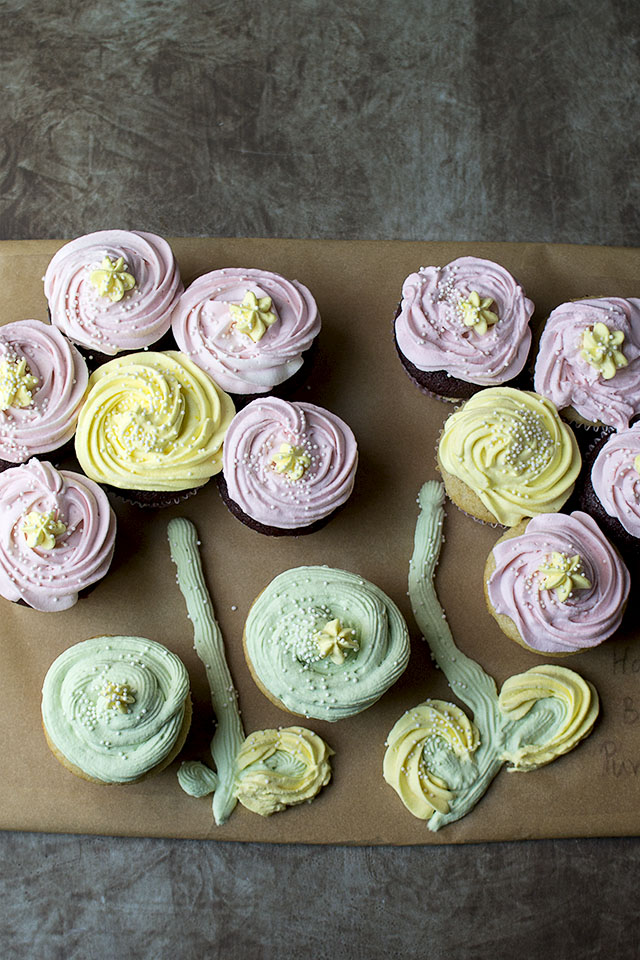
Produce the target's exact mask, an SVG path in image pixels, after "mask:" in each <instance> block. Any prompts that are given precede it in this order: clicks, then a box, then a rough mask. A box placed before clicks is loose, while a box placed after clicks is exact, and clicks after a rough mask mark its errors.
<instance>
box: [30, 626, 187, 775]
mask: <svg viewBox="0 0 640 960" xmlns="http://www.w3.org/2000/svg"><path fill="white" fill-rule="evenodd" d="M190 723H191V700H190V697H189V676H188V674H187V671H186V668H185V666H184V664H183V663H182V661H181V660H179V659H178V657H176V655H175V654H173V653H171V652H170V651H169V650H167V648H166V647H163V646H162V644H160V643H155V642H154V641H153V640H146V639H144V638H143V637H94V638H93V639H91V640H85V641H83V642H82V643H76V644H75V645H74V646H72V647H69V648H68V649H67V650H65V651H64V653H61V654H60V656H59V657H58V658H57V660H54V662H53V663H52V664H51V666H50V668H49V670H48V672H47V675H46V677H45V679H44V685H43V688H42V725H43V728H44V733H45V737H46V740H47V743H48V745H49V747H50V749H51V751H52V752H53V754H54V756H55V757H56V759H58V760H59V761H60V763H62V765H63V766H64V767H66V769H67V770H70V771H71V773H75V774H76V776H78V777H82V779H83V780H90V781H91V782H92V783H136V782H137V781H138V780H142V779H144V778H145V777H148V776H149V775H151V774H152V773H157V772H158V771H160V770H162V769H164V767H166V766H168V765H169V764H170V763H171V761H172V760H173V759H174V757H176V756H177V755H178V753H179V752H180V750H181V749H182V746H183V744H184V741H185V739H186V737H187V733H188V731H189V725H190Z"/></svg>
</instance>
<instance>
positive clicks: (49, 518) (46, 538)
mask: <svg viewBox="0 0 640 960" xmlns="http://www.w3.org/2000/svg"><path fill="white" fill-rule="evenodd" d="M66 529H67V525H66V523H63V522H62V520H60V519H58V517H57V516H56V512H55V510H48V511H47V512H46V513H40V512H39V511H38V510H32V511H31V512H30V513H26V514H25V515H24V517H23V519H22V532H23V534H24V536H25V539H26V541H27V546H28V547H31V548H32V549H35V547H41V548H42V549H43V550H53V548H54V547H55V545H56V537H60V536H62V534H63V533H65V531H66Z"/></svg>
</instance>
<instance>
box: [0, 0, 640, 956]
mask: <svg viewBox="0 0 640 960" xmlns="http://www.w3.org/2000/svg"><path fill="white" fill-rule="evenodd" d="M639 41H640V5H639V4H638V3H637V2H632V0H493V2H492V0H422V2H419V0H386V2H384V0H344V2H339V0H236V2H229V0H190V2H186V0H120V2H117V3H116V2H113V0H106V2H102V3H100V4H97V3H91V2H83V0H65V2H62V0H50V2H27V0H0V76H1V77H2V90H3V95H2V99H1V100H0V117H1V118H2V127H1V132H2V136H1V137H0V239H13V238H22V237H23V238H29V237H58V236H73V235H77V234H81V233H85V232H88V231H91V230H95V229H100V228H104V227H105V226H116V225H117V226H123V227H131V228H133V227H137V228H141V227H143V228H147V229H150V230H155V231H157V232H159V233H164V234H167V235H172V234H173V235H194V236H197V235H213V236H216V235H218V236H223V235H227V236H243V235H247V236H299V237H310V236H315V237H340V238H350V237H353V238H362V239H366V238H407V239H487V240H546V241H567V242H575V243H605V244H624V245H634V246H635V245H638V243H639V242H640V219H639V215H638V200H639V193H640V183H639V174H638V154H639V150H638V145H639V136H640V133H639V131H640V123H639V122H638V119H639V118H638V95H639V93H640V68H639V63H638V52H639V49H640V44H639ZM5 640H6V638H5ZM639 881H640V843H639V842H638V840H637V839H636V838H627V839H617V840H572V841H566V840H565V841H553V842H544V843H518V844H497V845H491V846H470V847H447V846H438V847H431V848H429V849H428V850H425V849H421V848H418V847H416V848H407V849H390V848H374V849H368V848H325V847H317V848H316V847H280V846H266V845H252V844H247V845H239V844H218V843H195V842H174V841H158V840H154V841H152V840H148V841H147V840H138V841H135V840H122V839H108V838H105V839H101V838H87V837H52V836H44V835H31V834H10V833H7V834H3V835H1V836H0V957H3V958H11V960H13V958H16V960H22V958H43V960H50V958H51V960H57V958H65V960H76V958H77V960H92V958H98V957H100V958H102V957H130V958H147V957H154V958H164V957H176V958H200V957H216V958H217V957H220V958H225V960H236V958H243V960H251V958H254V957H255V958H258V960H261V958H270V957H287V958H293V960H296V958H303V957H304V958H309V960H323V958H328V957H331V958H342V957H345V958H354V960H360V958H362V960H372V958H378V957H384V956H389V957H406V958H414V957H415V958H422V957H429V958H430V960H439V958H445V957H446V958H456V960H466V958H469V960H476V958H480V960H482V958H485V957H491V958H501V957H514V956H522V957H526V958H532V960H535V958H545V960H551V958H562V960H564V958H566V957H571V958H572V960H582V958H600V957H617V958H637V957H638V956H639V955H640V920H639V919H638V907H637V903H638V897H637V890H638V883H639Z"/></svg>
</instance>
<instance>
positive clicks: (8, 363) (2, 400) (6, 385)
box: [0, 356, 38, 410]
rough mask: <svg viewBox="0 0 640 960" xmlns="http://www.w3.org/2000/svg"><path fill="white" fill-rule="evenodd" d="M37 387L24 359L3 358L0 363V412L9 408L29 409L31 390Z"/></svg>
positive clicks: (35, 379)
mask: <svg viewBox="0 0 640 960" xmlns="http://www.w3.org/2000/svg"><path fill="white" fill-rule="evenodd" d="M37 386H38V378H37V377H34V376H33V374H32V373H31V371H30V370H29V367H28V366H27V361H26V360H25V358H24V357H13V356H9V357H5V359H4V360H2V361H0V410H8V409H9V407H29V406H31V404H32V403H33V390H34V388H35V387H37Z"/></svg>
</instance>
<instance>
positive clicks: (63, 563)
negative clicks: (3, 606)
mask: <svg viewBox="0 0 640 960" xmlns="http://www.w3.org/2000/svg"><path fill="white" fill-rule="evenodd" d="M49 510H53V511H55V514H56V517H57V519H60V520H62V522H63V523H65V524H66V526H67V529H66V531H65V532H64V533H63V534H62V535H61V536H59V537H57V538H56V544H55V547H53V548H52V549H51V550H44V549H43V548H42V547H29V546H28V545H27V540H26V537H25V534H24V532H23V530H22V523H23V518H24V517H25V516H26V514H28V513H31V512H32V511H38V512H40V513H46V512H48V511H49ZM115 535H116V517H115V514H114V512H113V510H112V509H111V507H110V506H109V501H108V500H107V496H106V494H105V493H104V491H103V490H102V489H101V488H100V487H99V486H98V484H97V483H94V482H93V480H89V479H88V478H87V477H85V476H83V475H82V474H80V473H73V472H72V471H70V470H56V469H55V467H53V466H52V465H51V464H50V463H47V462H44V461H43V462H41V461H39V460H36V459H35V458H34V459H33V460H30V461H29V462H28V463H24V464H22V465H21V466H19V467H11V468H10V469H8V470H5V471H4V473H2V474H0V595H1V596H3V597H6V599H7V600H14V601H17V600H24V601H25V603H27V604H29V606H30V607H34V608H35V609H36V610H42V611H45V612H53V611H56V610H67V609H68V608H69V607H72V606H73V605H74V604H75V603H76V602H77V600H78V593H79V592H80V591H81V590H83V589H84V588H85V587H88V586H89V585H90V584H92V583H95V582H96V581H97V580H100V579H101V577H104V575H105V574H106V572H107V570H108V569H109V565H110V564H111V560H112V557H113V551H114V548H115Z"/></svg>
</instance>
